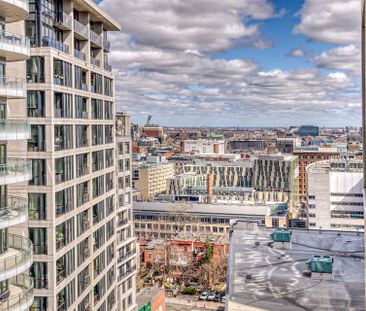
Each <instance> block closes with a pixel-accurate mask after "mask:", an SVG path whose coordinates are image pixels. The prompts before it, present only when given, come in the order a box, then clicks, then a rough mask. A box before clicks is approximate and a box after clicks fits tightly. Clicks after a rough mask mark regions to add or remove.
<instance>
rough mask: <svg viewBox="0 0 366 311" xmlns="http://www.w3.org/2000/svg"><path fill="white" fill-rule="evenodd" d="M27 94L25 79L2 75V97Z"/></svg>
mask: <svg viewBox="0 0 366 311" xmlns="http://www.w3.org/2000/svg"><path fill="white" fill-rule="evenodd" d="M0 1H1V0H0ZM26 96H27V84H26V82H25V80H24V79H20V78H13V77H6V76H0V97H5V98H25V97H26Z"/></svg>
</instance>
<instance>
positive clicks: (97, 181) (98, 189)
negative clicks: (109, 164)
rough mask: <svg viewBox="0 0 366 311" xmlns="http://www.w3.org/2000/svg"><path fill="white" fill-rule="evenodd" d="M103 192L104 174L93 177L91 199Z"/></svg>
mask: <svg viewBox="0 0 366 311" xmlns="http://www.w3.org/2000/svg"><path fill="white" fill-rule="evenodd" d="M103 193H104V176H103V175H102V176H98V177H96V178H93V199H94V198H96V197H99V196H100V195H102V194H103Z"/></svg>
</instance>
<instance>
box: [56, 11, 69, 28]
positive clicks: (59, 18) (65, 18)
mask: <svg viewBox="0 0 366 311" xmlns="http://www.w3.org/2000/svg"><path fill="white" fill-rule="evenodd" d="M56 22H57V23H58V24H59V25H63V26H65V27H66V28H68V29H71V28H72V17H71V16H70V15H68V14H66V13H65V12H58V13H57V15H56Z"/></svg>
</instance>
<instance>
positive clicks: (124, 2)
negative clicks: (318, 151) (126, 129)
mask: <svg viewBox="0 0 366 311" xmlns="http://www.w3.org/2000/svg"><path fill="white" fill-rule="evenodd" d="M101 6H102V7H103V8H104V9H106V10H107V11H108V12H109V13H110V14H111V15H112V16H113V17H114V18H116V19H117V20H118V21H119V22H120V24H121V25H122V31H121V32H120V33H115V34H111V35H110V40H111V43H112V50H113V52H112V53H111V55H110V62H111V63H112V65H113V66H114V70H115V74H116V96H117V99H116V100H117V110H119V111H127V112H129V113H130V114H131V115H132V117H133V120H134V121H135V122H139V123H144V122H145V120H146V116H147V115H149V114H152V115H153V122H154V123H160V124H162V125H167V126H169V125H170V126H172V125H177V126H202V125H205V126H289V125H299V124H317V125H320V126H323V125H325V126H345V125H355V126H356V125H357V126H358V125H360V124H361V106H360V101H361V98H360V70H359V67H360V31H359V28H360V6H361V4H360V0H332V1H330V0H103V2H102V3H101Z"/></svg>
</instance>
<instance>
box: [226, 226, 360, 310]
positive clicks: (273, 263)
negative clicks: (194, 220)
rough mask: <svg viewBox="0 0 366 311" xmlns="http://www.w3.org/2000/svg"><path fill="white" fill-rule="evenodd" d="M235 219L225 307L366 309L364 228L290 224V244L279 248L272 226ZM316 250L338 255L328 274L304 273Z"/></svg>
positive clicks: (235, 308) (228, 308) (232, 308)
mask: <svg viewBox="0 0 366 311" xmlns="http://www.w3.org/2000/svg"><path fill="white" fill-rule="evenodd" d="M233 223H234V222H232V225H231V228H232V233H231V236H230V255H229V266H228V269H229V279H228V281H229V286H228V294H227V309H226V310H229V311H239V310H240V311H242V310H246V311H250V310H270V311H300V310H302V311H303V310H308V311H309V310H314V311H315V310H355V311H356V310H365V301H364V299H365V285H364V235H363V233H361V232H360V233H358V232H344V231H343V232H342V231H325V230H321V231H320V230H307V229H291V230H292V248H291V249H289V250H280V249H274V248H272V247H270V246H269V243H270V242H271V241H272V240H271V238H270V234H271V233H272V232H273V230H271V229H265V228H262V227H258V226H257V224H254V223H250V224H248V223H245V222H240V221H238V222H237V224H233ZM255 242H259V245H258V246H255ZM312 255H331V256H333V257H334V265H333V273H332V277H331V278H330V279H329V280H325V279H322V280H317V279H314V278H311V277H307V276H304V275H303V271H304V270H305V269H306V267H305V263H306V261H307V260H308V259H310V258H311V256H312ZM247 274H251V279H250V278H249V279H248V278H247V277H246V276H247Z"/></svg>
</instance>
